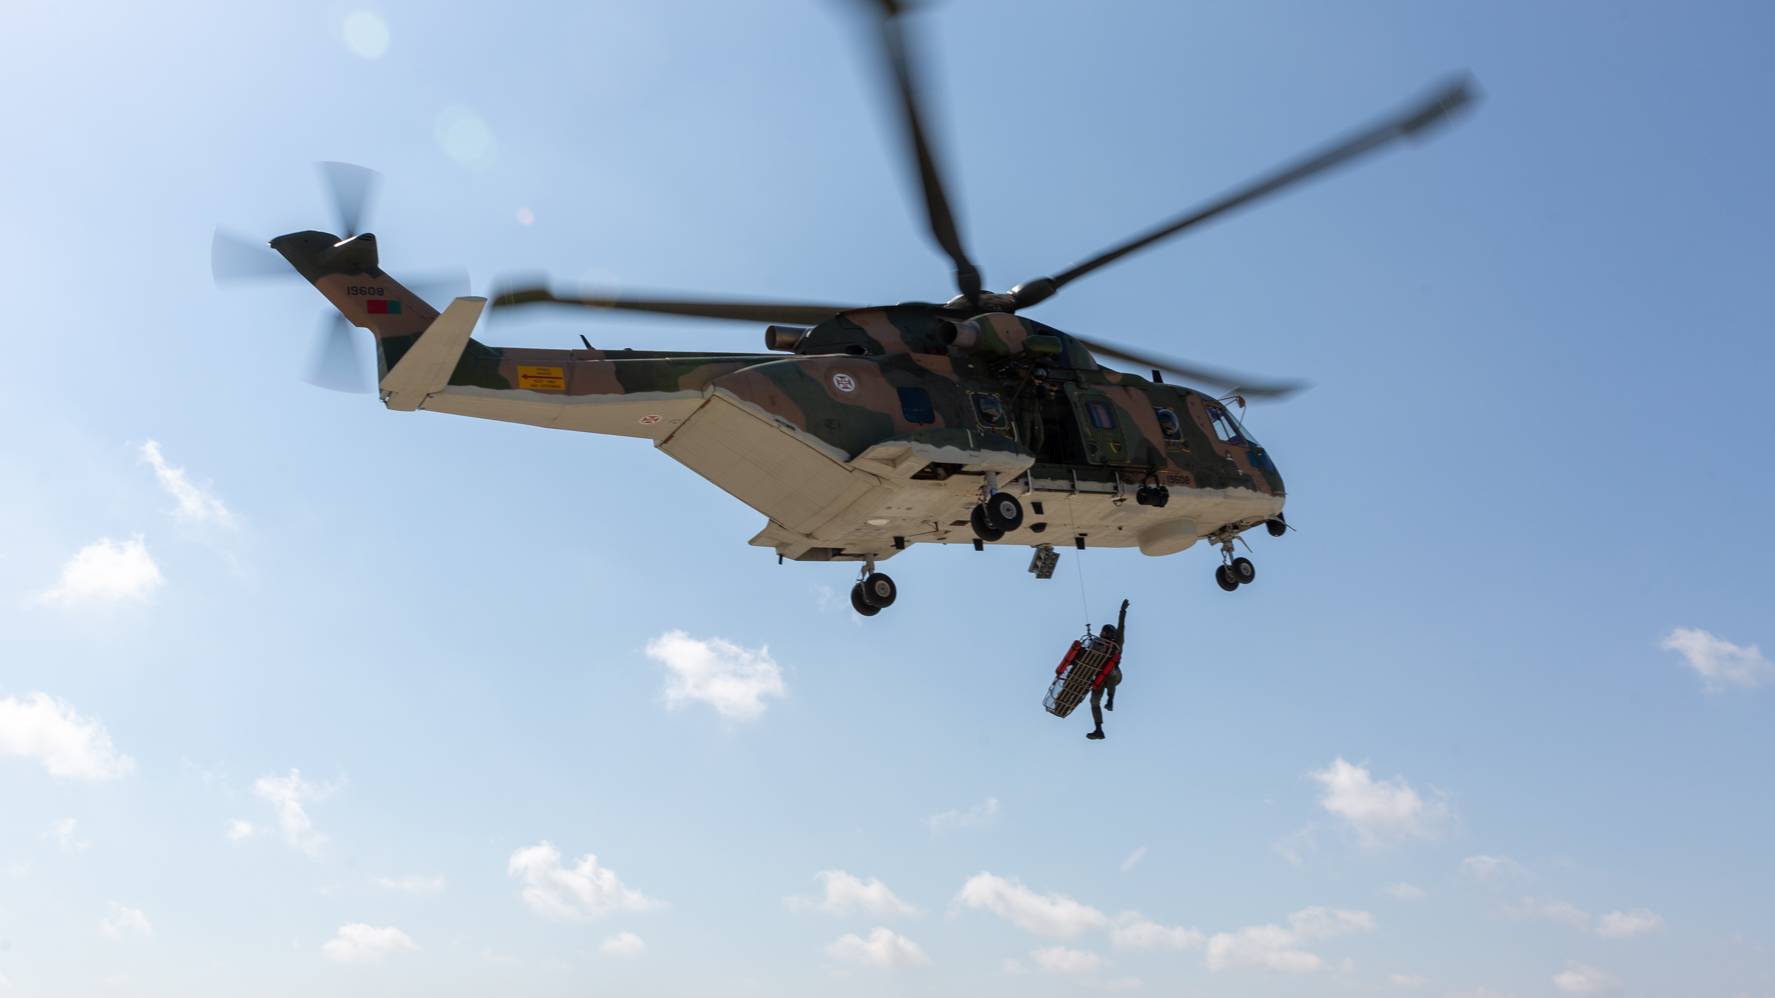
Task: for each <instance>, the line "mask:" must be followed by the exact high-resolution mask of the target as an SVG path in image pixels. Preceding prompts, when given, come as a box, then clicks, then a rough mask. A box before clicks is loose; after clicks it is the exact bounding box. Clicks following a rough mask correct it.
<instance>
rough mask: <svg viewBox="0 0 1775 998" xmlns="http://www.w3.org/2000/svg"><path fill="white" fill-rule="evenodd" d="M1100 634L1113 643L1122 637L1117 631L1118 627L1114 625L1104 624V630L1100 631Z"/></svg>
mask: <svg viewBox="0 0 1775 998" xmlns="http://www.w3.org/2000/svg"><path fill="white" fill-rule="evenodd" d="M1098 633H1099V634H1101V635H1102V636H1103V637H1106V638H1108V639H1109V640H1111V641H1118V640H1120V639H1121V637H1122V634H1121V632H1120V631H1118V630H1116V625H1114V624H1104V625H1103V630H1101V631H1099V632H1098Z"/></svg>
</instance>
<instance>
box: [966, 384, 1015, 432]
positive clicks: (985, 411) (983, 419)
mask: <svg viewBox="0 0 1775 998" xmlns="http://www.w3.org/2000/svg"><path fill="white" fill-rule="evenodd" d="M974 415H975V416H977V417H979V420H980V426H981V428H982V429H987V430H1000V431H1002V430H1008V429H1010V427H1011V418H1010V416H1009V415H1007V414H1006V413H1005V404H1004V403H1003V402H1001V401H999V398H998V396H997V395H987V394H985V393H984V392H975V393H974Z"/></svg>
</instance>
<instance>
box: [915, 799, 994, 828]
mask: <svg viewBox="0 0 1775 998" xmlns="http://www.w3.org/2000/svg"><path fill="white" fill-rule="evenodd" d="M996 817H998V798H997V797H988V798H986V799H985V800H983V801H981V802H980V803H978V804H975V805H974V806H973V807H970V808H968V809H967V810H965V811H944V812H942V813H941V814H933V815H931V816H930V817H928V818H926V819H925V820H924V823H925V824H926V825H927V826H929V827H930V829H931V831H932V833H937V832H946V831H948V830H950V829H952V828H979V827H980V826H981V825H984V824H987V823H988V822H990V821H991V820H992V819H994V818H996Z"/></svg>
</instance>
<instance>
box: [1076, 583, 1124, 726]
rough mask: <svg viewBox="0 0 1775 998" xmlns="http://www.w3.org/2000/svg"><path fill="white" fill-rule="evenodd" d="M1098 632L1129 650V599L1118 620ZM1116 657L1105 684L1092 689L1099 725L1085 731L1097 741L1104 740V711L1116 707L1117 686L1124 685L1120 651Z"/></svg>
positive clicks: (1092, 701) (1094, 715) (1092, 715)
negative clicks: (1114, 664) (1105, 692)
mask: <svg viewBox="0 0 1775 998" xmlns="http://www.w3.org/2000/svg"><path fill="white" fill-rule="evenodd" d="M1098 634H1099V635H1100V636H1101V637H1102V638H1103V639H1104V640H1106V641H1114V642H1116V643H1117V644H1118V645H1120V646H1121V648H1122V650H1124V651H1125V650H1127V647H1128V601H1127V600H1123V601H1122V612H1121V613H1119V614H1117V615H1116V622H1115V623H1113V624H1104V625H1103V630H1101V631H1099V632H1098ZM1116 659H1117V661H1116V667H1115V668H1114V669H1111V670H1110V673H1109V677H1108V678H1106V679H1105V680H1104V681H1103V684H1102V685H1101V686H1098V687H1097V688H1096V689H1094V690H1092V691H1091V720H1092V721H1094V722H1096V724H1097V727H1096V728H1095V729H1093V730H1091V731H1087V732H1085V737H1086V738H1090V739H1093V740H1096V741H1102V740H1103V738H1104V734H1103V712H1104V711H1106V710H1115V709H1116V687H1117V686H1120V685H1122V663H1121V661H1120V659H1121V653H1120V652H1117V653H1116ZM1106 690H1107V691H1108V692H1109V696H1108V697H1105V696H1104V691H1106Z"/></svg>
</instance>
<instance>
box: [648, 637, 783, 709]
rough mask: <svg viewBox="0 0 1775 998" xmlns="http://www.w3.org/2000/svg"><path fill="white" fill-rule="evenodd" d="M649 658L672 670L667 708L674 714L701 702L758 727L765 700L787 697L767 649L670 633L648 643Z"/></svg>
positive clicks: (667, 690) (667, 691)
mask: <svg viewBox="0 0 1775 998" xmlns="http://www.w3.org/2000/svg"><path fill="white" fill-rule="evenodd" d="M647 657H648V658H651V659H653V660H654V661H656V662H658V663H660V664H661V665H663V666H665V667H666V672H667V673H668V676H667V679H666V706H667V707H668V708H671V709H674V710H675V709H677V708H679V707H682V706H684V705H685V704H686V703H689V702H692V701H696V702H700V703H706V704H708V705H709V706H711V707H713V708H715V712H716V713H717V714H720V715H721V716H722V717H725V718H728V719H730V720H735V721H755V720H757V719H758V718H759V717H760V716H761V715H763V713H764V708H765V706H766V705H765V703H764V698H765V697H781V696H782V695H783V693H784V691H785V687H784V685H783V669H782V667H781V666H779V665H777V663H776V660H775V659H773V658H771V657H770V649H769V648H767V647H761V648H757V649H751V648H742V647H740V646H739V645H736V644H734V643H733V642H731V641H723V640H722V639H720V638H710V639H708V640H701V639H698V638H693V637H691V636H690V635H688V634H686V633H684V632H683V631H667V632H666V633H664V634H662V635H660V636H659V637H657V638H654V639H653V640H652V641H649V642H647Z"/></svg>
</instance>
